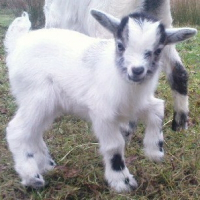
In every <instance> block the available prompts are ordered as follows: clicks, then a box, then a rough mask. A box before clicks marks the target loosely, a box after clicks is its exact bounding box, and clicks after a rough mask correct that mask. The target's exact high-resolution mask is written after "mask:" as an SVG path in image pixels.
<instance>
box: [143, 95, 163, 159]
mask: <svg viewBox="0 0 200 200" xmlns="http://www.w3.org/2000/svg"><path fill="white" fill-rule="evenodd" d="M163 117H164V101H163V100H160V99H156V98H153V99H151V101H150V102H149V103H148V106H147V108H146V109H145V110H144V112H143V115H142V118H143V120H144V122H145V124H146V131H145V137H144V152H145V155H146V156H147V157H148V158H149V159H150V160H153V161H156V162H159V161H162V159H163V156H164V150H163V132H162V123H163Z"/></svg>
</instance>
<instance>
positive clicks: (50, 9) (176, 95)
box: [44, 0, 189, 139]
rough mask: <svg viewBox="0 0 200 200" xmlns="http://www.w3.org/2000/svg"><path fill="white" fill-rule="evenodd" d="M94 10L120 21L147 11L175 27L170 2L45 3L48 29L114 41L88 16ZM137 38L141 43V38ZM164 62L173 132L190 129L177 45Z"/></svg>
mask: <svg viewBox="0 0 200 200" xmlns="http://www.w3.org/2000/svg"><path fill="white" fill-rule="evenodd" d="M93 8H95V9H100V10H102V11H104V12H106V13H109V14H111V15H113V16H115V17H117V18H121V17H123V16H126V15H128V14H129V13H132V12H135V11H137V12H138V11H139V12H145V13H148V14H151V15H153V16H155V17H156V18H157V19H158V20H160V21H161V22H162V23H163V24H164V26H165V28H171V27H172V16H171V11H170V0H84V1H80V0H73V1H71V0H45V6H44V13H45V18H46V28H52V27H54V28H65V29H71V30H75V31H79V32H81V33H84V34H87V35H89V36H92V37H100V38H111V37H112V34H111V33H110V32H108V31H106V30H105V29H103V28H102V26H100V25H99V24H98V23H97V22H96V20H94V18H92V17H91V15H89V10H90V9H93ZM137 39H138V40H140V37H138V38H137ZM161 60H162V63H163V71H164V72H165V73H166V75H167V79H168V81H169V84H170V87H171V89H172V94H173V99H174V116H173V121H172V129H173V130H174V131H176V130H179V129H180V128H183V129H187V121H188V113H189V108H188V96H187V82H188V75H187V72H186V70H185V67H184V66H183V64H182V61H181V59H180V57H179V54H178V52H177V51H176V49H175V46H174V45H169V46H167V47H165V49H164V50H163V54H162V58H161ZM132 124H135V122H134V123H133V122H132ZM134 127H135V126H134ZM132 131H133V130H132V128H131V127H130V128H129V127H127V126H126V125H125V126H124V125H123V126H122V133H124V134H125V136H126V134H128V135H129V134H130V133H132ZM129 136H130V135H129ZM127 139H129V137H128V138H127Z"/></svg>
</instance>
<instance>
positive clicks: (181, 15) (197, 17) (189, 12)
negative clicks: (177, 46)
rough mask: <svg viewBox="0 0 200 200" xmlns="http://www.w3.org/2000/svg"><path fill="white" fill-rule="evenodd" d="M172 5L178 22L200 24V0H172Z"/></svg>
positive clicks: (175, 20) (175, 19)
mask: <svg viewBox="0 0 200 200" xmlns="http://www.w3.org/2000/svg"><path fill="white" fill-rule="evenodd" d="M171 5H172V13H173V18H174V22H175V23H176V24H196V25H200V1H199V0H171Z"/></svg>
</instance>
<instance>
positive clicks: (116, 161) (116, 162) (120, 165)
mask: <svg viewBox="0 0 200 200" xmlns="http://www.w3.org/2000/svg"><path fill="white" fill-rule="evenodd" d="M111 165H112V169H113V170H114V171H122V170H123V169H124V168H125V164H124V161H123V160H122V157H121V155H120V154H115V155H114V156H113V158H112V159H111Z"/></svg>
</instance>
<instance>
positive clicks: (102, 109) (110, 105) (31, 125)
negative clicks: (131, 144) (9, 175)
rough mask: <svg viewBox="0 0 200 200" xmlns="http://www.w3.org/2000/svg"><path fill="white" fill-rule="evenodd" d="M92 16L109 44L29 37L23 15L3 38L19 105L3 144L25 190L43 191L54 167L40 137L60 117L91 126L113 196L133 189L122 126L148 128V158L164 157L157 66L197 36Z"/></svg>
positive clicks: (52, 33) (76, 36)
mask: <svg viewBox="0 0 200 200" xmlns="http://www.w3.org/2000/svg"><path fill="white" fill-rule="evenodd" d="M91 13H92V15H93V17H94V18H95V19H96V20H97V21H98V22H99V23H100V24H101V25H102V26H103V27H105V28H106V29H107V30H109V31H110V32H111V33H112V34H113V35H114V39H97V38H91V37H88V36H86V35H83V34H81V33H78V32H74V31H70V30H64V29H41V30H37V31H29V28H30V22H29V19H28V16H27V14H26V13H24V14H23V15H22V17H20V18H17V19H15V20H14V22H13V23H12V24H11V25H10V27H9V29H8V32H7V34H6V38H5V47H6V50H7V53H8V55H7V60H6V62H7V66H8V69H9V79H10V84H11V88H12V93H13V95H14V97H15V98H16V101H17V105H18V110H17V112H16V115H15V116H14V118H13V119H12V120H11V121H10V123H9V125H8V127H7V141H8V144H9V148H10V150H11V152H12V154H13V157H14V161H15V169H16V171H17V173H18V174H19V176H20V177H21V179H22V184H23V185H26V186H32V187H34V188H38V187H43V186H44V185H45V182H44V179H43V177H42V174H43V173H44V172H46V171H48V170H50V169H52V168H53V167H54V166H55V162H54V161H53V160H52V159H51V157H50V155H49V152H48V149H47V146H46V144H45V142H44V140H43V132H44V131H45V130H46V129H47V128H48V127H49V126H50V124H52V122H53V121H54V119H55V118H56V117H58V116H60V115H63V114H74V115H77V116H80V117H82V118H84V119H88V120H90V121H91V122H92V124H93V129H94V132H95V135H96V137H97V138H98V140H99V143H100V152H101V153H102V155H103V159H104V163H105V178H106V180H107V181H108V184H109V186H110V187H111V188H112V189H114V190H115V191H117V192H122V191H129V190H131V189H134V188H136V187H137V182H136V181H135V179H134V177H133V175H131V174H130V173H129V170H128V168H127V167H126V165H125V162H124V160H125V158H124V146H125V141H124V139H123V137H122V135H121V133H120V124H121V123H125V122H129V121H134V122H137V121H138V120H141V121H142V122H143V123H144V124H145V125H146V131H145V137H144V152H145V155H146V156H147V157H148V158H149V159H150V160H154V161H160V160H162V159H163V156H164V151H163V133H162V120H163V116H164V102H163V101H162V100H160V99H157V98H155V97H154V91H155V89H156V85H157V81H158V78H159V72H160V64H159V60H160V57H161V55H162V50H163V48H164V47H165V46H166V45H169V44H173V43H176V42H180V41H183V40H185V39H187V38H189V37H192V36H193V35H194V34H195V33H196V30H195V29H189V28H182V29H165V28H164V25H163V24H161V23H160V22H159V21H156V20H155V19H153V18H151V17H149V16H146V15H144V14H142V13H135V14H131V15H129V16H126V17H124V18H123V19H122V20H119V19H118V18H114V17H113V16H111V15H108V14H106V13H103V12H100V11H97V10H92V11H91Z"/></svg>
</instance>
